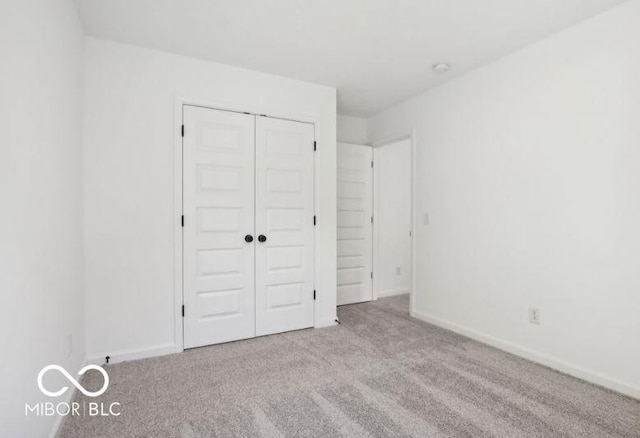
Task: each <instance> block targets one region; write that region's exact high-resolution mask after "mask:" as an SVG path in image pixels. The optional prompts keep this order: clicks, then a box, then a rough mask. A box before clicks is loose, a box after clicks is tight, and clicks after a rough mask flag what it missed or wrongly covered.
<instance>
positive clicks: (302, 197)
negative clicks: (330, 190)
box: [256, 117, 314, 336]
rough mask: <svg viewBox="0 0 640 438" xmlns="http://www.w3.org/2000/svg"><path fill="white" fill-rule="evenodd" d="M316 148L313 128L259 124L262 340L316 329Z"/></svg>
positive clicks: (258, 285)
mask: <svg viewBox="0 0 640 438" xmlns="http://www.w3.org/2000/svg"><path fill="white" fill-rule="evenodd" d="M313 142H314V126H313V125H311V124H307V123H300V122H292V121H288V120H280V119H272V118H267V117H257V118H256V235H257V236H258V237H259V238H258V239H257V242H256V334H257V335H258V336H260V335H267V334H271V333H278V332H285V331H288V330H297V329H302V328H306V327H311V326H313V300H314V297H313V295H314V292H313V266H314V257H313V238H314V232H313V227H314V224H313V220H314V152H313ZM261 236H263V237H264V239H266V240H264V241H261V240H263V237H261Z"/></svg>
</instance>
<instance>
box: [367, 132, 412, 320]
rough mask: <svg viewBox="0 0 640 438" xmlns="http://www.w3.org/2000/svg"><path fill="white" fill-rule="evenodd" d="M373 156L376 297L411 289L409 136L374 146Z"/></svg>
mask: <svg viewBox="0 0 640 438" xmlns="http://www.w3.org/2000/svg"><path fill="white" fill-rule="evenodd" d="M373 155H374V157H373V160H374V173H373V181H374V183H373V186H374V190H373V199H374V202H373V203H374V227H373V230H374V232H373V242H374V244H373V272H374V277H373V278H374V280H373V296H374V299H377V298H382V297H389V296H397V295H405V294H410V292H411V290H412V278H413V272H412V271H413V257H412V256H413V248H412V226H413V221H412V169H413V166H412V142H411V138H406V139H403V140H399V141H395V142H393V143H388V144H385V145H383V146H379V147H375V148H374V149H373ZM407 311H408V309H407Z"/></svg>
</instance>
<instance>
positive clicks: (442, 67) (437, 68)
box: [433, 62, 451, 74]
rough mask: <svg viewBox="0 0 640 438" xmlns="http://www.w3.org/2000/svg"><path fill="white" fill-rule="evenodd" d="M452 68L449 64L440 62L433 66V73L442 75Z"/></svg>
mask: <svg viewBox="0 0 640 438" xmlns="http://www.w3.org/2000/svg"><path fill="white" fill-rule="evenodd" d="M450 68H451V66H450V65H449V64H447V63H446V62H439V63H437V64H434V65H433V71H434V72H436V73H438V74H440V73H446V72H448V71H449V69H450Z"/></svg>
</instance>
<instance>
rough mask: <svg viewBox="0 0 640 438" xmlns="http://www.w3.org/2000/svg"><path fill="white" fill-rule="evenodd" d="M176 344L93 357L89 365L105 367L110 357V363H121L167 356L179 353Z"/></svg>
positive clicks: (89, 360)
mask: <svg viewBox="0 0 640 438" xmlns="http://www.w3.org/2000/svg"><path fill="white" fill-rule="evenodd" d="M180 351H181V350H178V349H177V348H176V346H175V345H174V344H166V345H160V346H157V347H150V348H144V349H141V350H124V351H118V352H114V353H104V354H101V355H95V356H92V357H91V358H89V359H88V360H87V363H91V364H95V365H104V363H105V358H106V357H107V356H109V363H110V364H112V363H119V362H124V361H128V360H138V359H147V358H149V357H156V356H165V355H167V354H172V353H179V352H180Z"/></svg>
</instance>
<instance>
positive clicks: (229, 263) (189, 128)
mask: <svg viewBox="0 0 640 438" xmlns="http://www.w3.org/2000/svg"><path fill="white" fill-rule="evenodd" d="M183 123H184V136H183V212H184V226H183V295H184V318H183V321H184V346H185V348H192V347H198V346H202V345H209V344H216V343H220V342H228V341H234V340H238V339H245V338H251V337H254V336H261V335H268V334H272V333H279V332H284V331H289V330H297V329H302V328H307V327H311V326H313V318H314V316H313V303H314V290H313V271H314V255H313V254H314V253H313V240H314V233H313V227H314V214H315V213H314V152H313V151H314V147H313V143H314V126H313V125H312V124H308V123H302V122H294V121H290V120H282V119H275V118H269V117H262V116H254V115H251V114H243V113H236V112H230V111H220V110H213V109H209V108H203V107H195V106H188V105H185V106H184V107H183Z"/></svg>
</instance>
